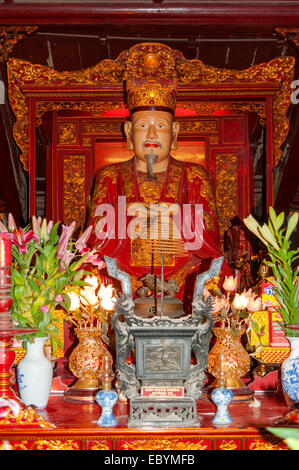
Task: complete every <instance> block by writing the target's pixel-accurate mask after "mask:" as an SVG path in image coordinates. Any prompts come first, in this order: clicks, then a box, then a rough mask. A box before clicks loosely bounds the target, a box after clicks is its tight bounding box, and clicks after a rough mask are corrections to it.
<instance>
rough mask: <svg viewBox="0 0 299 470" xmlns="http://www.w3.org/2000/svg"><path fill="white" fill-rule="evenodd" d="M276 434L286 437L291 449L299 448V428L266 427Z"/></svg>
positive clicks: (282, 437)
mask: <svg viewBox="0 0 299 470" xmlns="http://www.w3.org/2000/svg"><path fill="white" fill-rule="evenodd" d="M266 429H267V430H268V431H269V432H272V434H275V436H278V437H280V438H281V439H284V440H285V441H286V443H287V445H288V446H289V448H290V449H291V450H299V429H298V428H290V427H289V428H275V427H268V428H266Z"/></svg>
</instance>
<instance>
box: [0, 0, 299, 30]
mask: <svg viewBox="0 0 299 470" xmlns="http://www.w3.org/2000/svg"><path fill="white" fill-rule="evenodd" d="M140 22H143V23H144V24H157V22H158V23H159V24H160V25H161V24H168V25H169V24H177V25H179V24H185V25H192V24H193V25H215V26H216V25H223V24H225V25H226V26H233V25H238V26H240V25H250V26H258V25H259V26H265V25H276V26H279V27H285V26H289V27H291V26H294V27H296V26H297V25H298V23H299V3H294V2H291V1H285V2H279V3H278V2H276V1H262V2H259V3H252V2H249V1H245V2H232V1H227V2H221V3H217V2H215V3H213V2H202V3H200V4H194V3H192V4H188V3H187V4H186V3H183V2H182V3H180V2H178V3H168V2H167V3H153V4H143V5H140V3H139V4H136V3H130V2H128V3H127V4H111V3H109V2H106V3H101V4H94V3H84V4H76V3H73V4H32V3H31V4H30V3H26V4H25V3H22V4H20V3H19V4H14V3H13V2H10V3H5V4H2V5H1V17H0V24H2V25H4V24H5V25H8V24H14V25H23V24H34V25H37V24H40V25H46V24H48V25H49V24H51V25H59V24H85V25H88V24H89V25H90V24H97V25H107V24H122V25H124V24H127V25H129V24H131V25H134V24H140Z"/></svg>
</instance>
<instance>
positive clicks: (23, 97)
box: [7, 43, 295, 171]
mask: <svg viewBox="0 0 299 470" xmlns="http://www.w3.org/2000/svg"><path fill="white" fill-rule="evenodd" d="M294 66H295V59H294V57H279V58H276V59H273V60H271V61H270V62H268V63H262V64H258V65H254V66H252V67H249V68H248V69H245V70H228V69H220V68H216V67H212V66H209V65H206V64H204V63H203V62H201V61H200V60H197V59H194V60H187V59H185V58H184V57H183V55H182V53H181V52H179V51H176V50H172V49H171V48H170V47H168V46H166V45H162V44H151V43H147V44H138V45H136V46H133V47H132V48H131V49H130V50H129V51H124V52H122V53H121V54H120V55H119V57H118V58H117V59H116V60H110V59H109V60H103V61H101V62H100V63H99V64H97V65H95V66H93V67H90V68H88V69H85V70H80V71H74V72H68V71H66V72H57V71H55V70H53V69H51V68H50V67H46V66H43V65H39V64H31V63H30V62H28V61H25V60H20V59H10V60H8V62H7V74H8V92H9V101H10V105H11V108H12V110H13V113H14V114H15V117H16V122H15V124H14V127H13V135H14V138H15V141H16V143H17V145H18V146H19V148H20V149H21V152H22V155H21V161H22V163H23V166H24V169H25V170H26V171H28V140H29V125H28V122H29V121H28V120H29V117H28V103H27V94H26V92H25V91H23V89H24V87H25V86H26V85H30V87H32V88H33V87H34V86H36V85H38V86H39V87H41V86H42V85H44V86H45V87H47V86H49V85H50V86H52V87H53V86H55V85H56V86H59V87H61V86H63V87H69V89H68V93H70V90H71V87H72V86H77V87H78V85H80V86H81V87H82V92H81V95H80V92H79V93H78V91H77V90H76V94H77V96H81V97H82V96H83V93H84V90H83V87H85V86H88V87H89V91H90V87H91V86H95V87H99V86H102V85H104V84H105V83H106V84H114V85H115V84H117V86H118V91H119V85H120V84H121V83H122V82H123V80H125V79H127V78H129V77H134V78H140V77H143V76H144V74H147V76H153V77H155V78H171V77H172V78H176V79H178V80H179V81H180V83H181V84H184V85H186V84H190V83H193V84H194V87H195V88H196V87H197V86H198V85H206V86H208V87H209V89H212V88H213V87H215V86H217V87H218V88H217V89H220V87H221V86H222V85H225V86H227V85H233V86H243V87H244V90H246V89H248V86H249V85H250V87H251V88H252V85H256V86H257V87H260V85H272V84H273V85H274V86H277V90H276V91H275V93H274V92H272V91H271V90H270V91H271V93H272V94H273V106H272V111H273V148H274V163H275V165H277V163H278V161H279V158H280V156H281V150H280V147H281V145H282V143H283V142H284V140H285V138H286V136H287V133H288V130H289V121H288V118H287V110H288V108H289V105H290V96H291V93H292V89H291V82H292V80H293V75H294ZM222 91H223V90H222ZM180 92H181V95H182V96H183V95H184V90H182V89H181V90H180V87H179V88H178V96H179V95H180ZM85 93H86V89H85ZM227 93H228V94H230V96H231V95H232V94H234V91H230V90H229V91H228V92H227ZM235 93H236V94H239V95H240V96H242V93H243V94H244V91H243V90H241V91H240V90H236V92H235ZM256 93H261V95H262V96H264V94H265V93H264V92H263V90H260V89H259V90H258V91H256ZM268 93H269V92H268ZM46 94H47V92H46V91H45V92H44V93H43V92H39V93H36V96H37V97H38V96H40V97H43V98H45V95H46ZM107 94H108V96H109V93H108V92H107ZM84 96H85V97H86V94H85V95H84ZM110 96H111V94H110ZM56 98H57V97H55V99H53V100H52V101H55V100H56ZM50 101H51V100H49V102H50ZM70 101H73V100H72V99H71V100H70ZM75 101H77V103H79V104H78V106H79V109H84V104H83V102H84V100H82V99H80V98H78V99H76V100H75ZM41 106H45V105H44V104H43V105H41V104H38V108H39V110H38V119H40V116H41V115H42V112H41ZM55 106H58V109H65V108H63V106H65V105H62V104H61V103H59V104H58V105H55ZM113 106H114V105H113ZM116 106H117V105H116ZM196 106H201V104H200V103H199V102H196ZM211 106H212V107H213V106H215V105H214V104H213V103H212V105H211ZM234 106H239V109H241V110H242V109H243V110H254V111H256V112H258V114H259V116H260V118H261V120H262V122H264V120H265V109H264V108H263V107H262V106H263V105H262V104H257V103H256V102H255V104H248V103H247V104H246V103H242V104H240V105H234ZM44 109H45V108H43V112H44ZM48 109H49V110H50V109H51V110H52V109H55V107H52V105H48ZM56 109H57V108H56ZM70 109H76V106H74V107H72V108H70ZM211 109H212V108H211Z"/></svg>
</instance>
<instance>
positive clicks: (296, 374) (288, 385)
mask: <svg viewBox="0 0 299 470" xmlns="http://www.w3.org/2000/svg"><path fill="white" fill-rule="evenodd" d="M287 339H288V340H289V342H290V345H291V352H290V355H289V356H288V357H287V358H286V359H285V360H284V361H283V363H282V364H281V386H282V390H283V392H284V395H285V399H286V402H287V405H289V406H292V405H293V404H295V403H299V337H290V336H288V337H287Z"/></svg>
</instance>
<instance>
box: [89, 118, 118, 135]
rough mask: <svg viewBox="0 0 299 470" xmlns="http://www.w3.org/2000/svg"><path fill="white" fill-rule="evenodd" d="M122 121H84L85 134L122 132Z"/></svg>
mask: <svg viewBox="0 0 299 470" xmlns="http://www.w3.org/2000/svg"><path fill="white" fill-rule="evenodd" d="M121 126H122V121H113V122H109V121H108V122H106V121H105V122H104V121H98V122H84V123H83V131H82V132H83V134H111V133H113V134H119V133H120V132H121Z"/></svg>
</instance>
